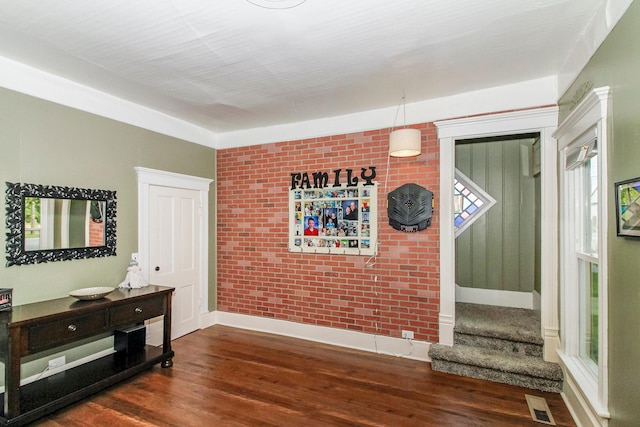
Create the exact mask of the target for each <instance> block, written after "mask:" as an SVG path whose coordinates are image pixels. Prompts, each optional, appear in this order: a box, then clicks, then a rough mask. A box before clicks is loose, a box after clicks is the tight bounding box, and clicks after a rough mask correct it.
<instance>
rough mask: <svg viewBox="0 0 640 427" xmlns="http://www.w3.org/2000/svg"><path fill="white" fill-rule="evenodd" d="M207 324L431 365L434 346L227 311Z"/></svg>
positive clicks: (213, 317) (212, 315)
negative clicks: (429, 354)
mask: <svg viewBox="0 0 640 427" xmlns="http://www.w3.org/2000/svg"><path fill="white" fill-rule="evenodd" d="M208 321H210V322H211V321H212V325H224V326H231V327H234V328H240V329H248V330H251V331H259V332H266V333H270V334H276V335H282V336H286V337H292V338H299V339H303V340H307V341H315V342H321V343H324V344H330V345H335V346H339V347H345V348H352V349H355V350H362V351H368V352H372V353H378V354H385V355H391V356H397V357H404V358H406V359H413V360H421V361H424V362H431V359H429V356H428V353H429V348H430V346H431V344H430V343H428V342H426V341H418V340H406V339H404V338H393V337H388V336H383V335H373V334H366V333H364V332H358V331H350V330H348V329H337V328H328V327H326V326H317V325H309V324H305V323H296V322H289V321H286V320H278V319H271V318H266V317H257V316H249V315H246V314H238V313H229V312H226V311H215V312H212V313H210V315H209V316H208Z"/></svg>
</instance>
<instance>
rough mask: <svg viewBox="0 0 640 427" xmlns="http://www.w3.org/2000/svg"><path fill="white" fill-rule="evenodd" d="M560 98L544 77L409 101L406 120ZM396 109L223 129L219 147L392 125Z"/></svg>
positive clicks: (551, 81) (549, 102)
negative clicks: (228, 129) (224, 130)
mask: <svg viewBox="0 0 640 427" xmlns="http://www.w3.org/2000/svg"><path fill="white" fill-rule="evenodd" d="M557 98H558V90H557V82H556V78H555V77H543V78H540V79H535V80H528V81H524V82H519V83H515V84H510V85H505V86H497V87H493V88H489V89H483V90H478V91H473V92H466V93H461V94H457V95H452V96H447V97H444V98H435V99H430V100H425V101H418V102H412V103H407V104H406V111H407V117H406V123H407V124H409V125H410V124H416V123H426V122H433V121H436V120H442V119H447V118H451V117H465V116H472V115H476V114H486V113H491V112H500V111H509V110H520V109H527V108H535V107H541V106H546V105H555V104H556V102H557ZM396 109H397V106H394V107H387V108H380V109H377V110H369V111H362V112H358V113H354V114H346V115H343V116H335V117H326V118H323V119H317V120H308V121H304V122H296V123H288V124H283V125H276V126H266V127H262V128H253V129H243V130H237V131H230V132H220V133H218V134H216V141H215V148H218V149H224V148H233V147H240V146H250V145H258V144H268V143H273V142H280V141H292V140H297V139H306V138H317V137H323V136H331V135H340V134H346V133H353V132H362V131H367V130H374V129H383V128H391V127H392V126H393V125H394V123H393V120H394V117H395V113H396Z"/></svg>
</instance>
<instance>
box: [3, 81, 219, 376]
mask: <svg viewBox="0 0 640 427" xmlns="http://www.w3.org/2000/svg"><path fill="white" fill-rule="evenodd" d="M215 161H216V153H215V150H214V149H212V148H208V147H204V146H201V145H197V144H192V143H189V142H185V141H183V140H179V139H176V138H172V137H168V136H165V135H161V134H158V133H155V132H151V131H148V130H145V129H141V128H138V127H135V126H131V125H127V124H124V123H120V122H117V121H114V120H110V119H106V118H103V117H99V116H96V115H93V114H90V113H85V112H82V111H78V110H75V109H72V108H68V107H64V106H61V105H58V104H55V103H51V102H48V101H44V100H41V99H38V98H34V97H30V96H27V95H23V94H20V93H17V92H13V91H10V90H7V89H2V88H0V184H1V185H2V187H3V190H2V197H0V200H1V201H0V234H1V235H2V236H3V239H2V240H3V241H4V236H5V234H6V206H5V198H4V192H5V190H6V186H5V182H7V181H8V182H23V183H34V184H47V185H57V186H69V187H83V188H91V189H104V190H113V191H116V197H117V213H116V220H117V231H116V233H117V236H116V237H117V246H116V252H117V256H112V257H105V258H93V259H83V260H72V261H60V262H53V263H46V264H35V265H21V266H12V267H5V259H6V250H5V244H4V242H3V244H2V245H0V246H1V248H2V249H1V250H0V253H1V254H2V259H1V260H0V287H9V288H13V297H14V304H15V305H18V304H26V303H29V302H35V301H42V300H47V299H52V298H59V297H64V296H67V294H68V292H69V291H71V290H73V289H77V288H82V287H89V286H113V287H116V286H118V284H119V283H120V282H122V280H123V279H124V277H125V274H126V269H127V267H128V265H129V259H130V256H131V253H132V252H137V251H138V243H137V239H138V216H137V215H138V184H137V176H136V172H135V170H134V167H136V166H142V167H147V168H152V169H159V170H165V171H169V172H176V173H181V174H187V175H193V176H200V177H205V178H210V179H213V178H214V177H215ZM209 191H210V193H209V196H210V197H209V212H210V217H209V230H210V232H209V236H208V241H209V258H210V260H212V261H210V267H209V284H208V286H209V301H208V303H209V308H210V309H215V296H216V289H215V271H214V267H215V262H213V260H215V248H216V245H215V235H214V232H215V220H214V213H215V209H214V208H215V205H214V200H215V194H214V191H215V185H212V186H211V187H210V190H209ZM100 345H102V346H104V343H102V344H100ZM107 345H108V344H107ZM98 347H99V346H98ZM91 349H93V350H94V351H97V350H98V349H99V348H96V346H94V347H91V348H90V349H89V350H87V351H84V352H79V353H78V352H76V353H78V354H76V355H74V354H73V353H74V351H71V350H69V351H65V353H64V354H66V355H67V361H68V362H69V361H71V360H73V359H77V358H80V357H83V356H85V355H87V354H86V353H89V354H90V352H91ZM27 362H29V361H27ZM41 365H42V362H38V361H36V362H34V367H32V368H29V367H27V368H25V369H23V371H26V372H23V376H28V375H30V374H31V373H33V372H38V371H39V370H41ZM45 366H46V363H45Z"/></svg>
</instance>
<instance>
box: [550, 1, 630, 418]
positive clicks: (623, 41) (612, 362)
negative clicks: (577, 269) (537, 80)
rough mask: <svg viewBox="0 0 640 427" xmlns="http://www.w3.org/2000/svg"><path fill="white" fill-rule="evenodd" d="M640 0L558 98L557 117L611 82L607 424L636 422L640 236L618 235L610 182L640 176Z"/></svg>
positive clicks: (608, 202) (566, 112)
mask: <svg viewBox="0 0 640 427" xmlns="http://www.w3.org/2000/svg"><path fill="white" fill-rule="evenodd" d="M639 47H640V3H639V2H634V3H632V4H631V6H630V7H629V9H628V10H627V12H626V13H625V15H624V16H623V18H622V19H621V20H620V21H619V22H618V24H617V25H616V27H615V28H614V29H613V31H612V32H611V34H610V35H609V36H608V37H607V39H606V40H605V42H604V43H603V44H602V45H601V46H600V48H599V49H598V51H597V52H596V54H595V55H594V56H593V57H592V58H591V60H590V61H589V63H588V64H587V66H586V67H585V69H584V70H583V71H582V72H581V73H580V76H579V77H578V78H577V80H576V81H575V82H574V83H573V85H572V86H571V87H570V88H569V89H568V90H567V92H566V93H565V94H564V95H563V96H562V97H561V99H560V111H561V117H560V121H562V119H563V118H564V117H566V116H567V114H569V112H570V105H571V101H572V99H573V97H574V95H575V94H576V93H578V91H579V88H581V87H583V85H584V84H592V85H593V87H594V88H597V87H602V86H609V87H610V88H611V94H612V100H611V103H612V110H611V111H612V115H611V120H610V121H609V127H610V134H609V162H608V165H607V166H608V181H609V184H610V185H609V200H608V201H607V205H608V207H609V210H608V214H609V224H608V233H609V237H608V239H607V241H608V245H609V251H608V254H607V262H608V266H609V275H608V280H609V282H608V284H609V295H608V297H609V307H608V310H609V410H610V412H611V422H610V424H609V426H611V427H623V426H625V427H626V426H639V425H640V409H639V408H638V402H640V376H638V371H639V370H640V333H639V332H638V331H639V330H640V279H638V271H637V269H636V268H637V267H636V266H637V264H638V260H640V240H631V239H625V238H622V237H617V236H616V227H615V210H614V193H613V184H614V183H615V182H618V181H623V180H625V179H629V178H635V177H638V176H640V48H639Z"/></svg>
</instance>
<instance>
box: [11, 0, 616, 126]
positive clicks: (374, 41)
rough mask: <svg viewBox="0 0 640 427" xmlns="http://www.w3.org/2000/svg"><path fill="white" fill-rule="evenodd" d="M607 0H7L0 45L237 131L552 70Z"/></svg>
mask: <svg viewBox="0 0 640 427" xmlns="http://www.w3.org/2000/svg"><path fill="white" fill-rule="evenodd" d="M267 1H272V2H277V1H279V0H267ZM610 1H611V0H610ZM603 3H607V2H605V1H603V0H393V1H391V0H307V1H306V2H304V3H303V4H302V5H300V6H298V7H296V8H292V9H286V10H270V9H264V8H260V7H257V6H255V5H252V4H250V3H249V2H248V1H246V0H90V1H81V0H18V1H16V0H0V56H3V57H5V58H8V59H11V60H14V61H17V62H20V63H22V64H26V65H29V66H31V67H34V68H37V69H40V70H43V71H47V72H49V73H53V74H55V75H58V76H61V77H64V78H66V79H69V80H72V81H75V82H78V83H80V84H82V85H86V86H89V87H92V88H95V89H98V90H100V91H103V92H107V93H109V94H112V95H114V96H116V97H119V98H123V99H126V100H129V101H132V102H134V103H137V104H140V105H143V106H146V107H149V108H151V109H153V110H156V111H159V112H162V113H166V114H168V115H170V116H173V117H177V118H180V119H182V120H184V121H186V122H188V123H191V124H194V125H196V126H199V127H202V128H204V129H207V130H210V131H212V132H230V131H237V130H242V129H253V128H260V127H264V126H272V125H279V124H286V123H293V122H302V121H307V120H314V119H320V118H326V117H333V116H340V115H345V114H351V113H354V112H361V111H368V110H373V109H379V108H385V107H392V106H397V105H398V103H399V101H400V99H401V97H402V96H403V94H406V102H407V103H412V102H418V101H423V100H429V99H433V98H439V97H445V96H450V95H453V94H459V93H464V92H470V91H475V90H480V89H485V88H491V87H495V86H501V85H506V84H512V83H517V82H522V81H527V80H532V79H538V78H542V77H548V76H556V75H558V74H559V73H560V72H561V70H562V69H563V67H564V66H565V62H566V60H567V58H568V57H569V56H570V54H571V52H572V51H573V50H574V49H576V47H577V46H578V45H579V43H581V37H582V36H583V34H584V32H585V29H586V28H587V27H588V26H589V25H590V23H591V21H592V20H593V19H594V16H595V15H596V12H597V11H598V10H601V9H602V8H603ZM594 49H595V48H593V49H592V50H594Z"/></svg>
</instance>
